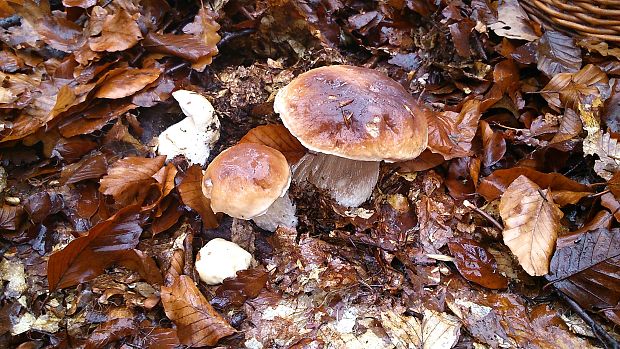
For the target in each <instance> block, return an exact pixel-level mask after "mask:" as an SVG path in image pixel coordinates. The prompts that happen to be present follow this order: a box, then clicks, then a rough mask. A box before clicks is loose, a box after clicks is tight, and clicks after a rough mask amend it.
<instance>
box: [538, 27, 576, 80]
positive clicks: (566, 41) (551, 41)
mask: <svg viewBox="0 0 620 349" xmlns="http://www.w3.org/2000/svg"><path fill="white" fill-rule="evenodd" d="M536 57H537V59H538V63H537V67H538V70H540V71H541V72H543V73H545V75H547V76H548V77H549V78H553V77H554V76H555V75H557V74H559V73H575V72H577V71H579V69H581V50H580V49H579V48H578V47H577V46H576V45H575V39H573V37H572V36H568V35H565V34H563V33H561V32H558V31H554V30H545V32H544V33H543V35H542V36H541V37H540V40H539V41H538V46H537V48H536Z"/></svg>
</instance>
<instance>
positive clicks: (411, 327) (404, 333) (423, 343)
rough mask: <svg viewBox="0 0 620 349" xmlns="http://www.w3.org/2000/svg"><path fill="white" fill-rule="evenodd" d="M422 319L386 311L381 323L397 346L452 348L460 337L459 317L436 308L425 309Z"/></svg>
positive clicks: (433, 348) (424, 348)
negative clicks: (438, 310) (435, 309)
mask: <svg viewBox="0 0 620 349" xmlns="http://www.w3.org/2000/svg"><path fill="white" fill-rule="evenodd" d="M423 316H424V317H423V318H422V320H421V321H420V320H418V319H417V318H416V317H413V316H405V315H399V314H396V313H394V312H393V311H386V312H385V313H382V314H381V325H382V326H383V328H384V329H385V332H387V334H388V335H389V338H390V340H391V342H392V344H394V345H395V347H396V348H411V346H413V347H414V348H420V349H445V348H452V347H453V346H454V345H455V344H456V343H457V342H458V339H459V337H460V328H461V323H460V322H459V320H458V318H456V317H454V316H452V315H448V314H445V313H440V312H437V311H434V310H424V314H423Z"/></svg>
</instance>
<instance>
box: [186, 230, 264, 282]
mask: <svg viewBox="0 0 620 349" xmlns="http://www.w3.org/2000/svg"><path fill="white" fill-rule="evenodd" d="M251 262H252V255H251V254H250V253H248V251H246V250H244V249H243V248H241V247H239V245H237V244H235V243H234V242H230V241H228V240H224V239H220V238H217V239H213V240H211V241H209V242H208V243H207V244H206V245H204V247H203V248H201V249H200V251H198V256H196V264H195V265H196V271H198V275H200V280H202V281H204V282H205V283H206V284H207V285H217V284H221V283H222V281H224V279H226V278H229V277H235V276H237V272H238V271H240V270H245V269H247V268H249V267H250V263H251Z"/></svg>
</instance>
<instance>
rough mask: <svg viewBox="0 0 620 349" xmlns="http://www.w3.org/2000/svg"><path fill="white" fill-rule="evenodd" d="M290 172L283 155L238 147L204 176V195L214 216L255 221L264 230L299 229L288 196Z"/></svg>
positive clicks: (247, 145)
mask: <svg viewBox="0 0 620 349" xmlns="http://www.w3.org/2000/svg"><path fill="white" fill-rule="evenodd" d="M290 184H291V170H290V168H289V165H288V162H287V161H286V158H285V157H284V155H282V153H280V152H279V151H277V150H276V149H273V148H270V147H268V146H266V145H262V144H256V143H239V144H237V145H234V146H232V147H230V148H228V149H226V150H225V151H223V152H222V153H220V154H219V155H218V156H216V157H215V159H213V161H212V162H211V163H210V164H209V166H208V167H207V170H206V171H205V173H204V176H203V181H202V192H203V194H204V195H205V196H206V197H208V198H209V199H211V209H212V210H213V212H223V213H225V214H227V215H229V216H231V217H235V218H239V219H246V220H249V219H251V220H253V221H254V223H256V225H258V226H259V227H261V228H262V229H265V230H269V231H275V230H276V228H277V227H278V226H283V227H290V228H294V227H296V226H297V217H296V216H295V206H294V205H293V202H292V201H291V199H290V197H289V196H288V194H287V191H288V188H289V186H290Z"/></svg>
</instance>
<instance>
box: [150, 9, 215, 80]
mask: <svg viewBox="0 0 620 349" xmlns="http://www.w3.org/2000/svg"><path fill="white" fill-rule="evenodd" d="M219 29H220V25H219V24H218V23H217V22H216V21H215V19H214V14H213V13H211V12H210V11H208V10H207V9H206V8H205V7H201V8H200V10H199V11H198V14H197V15H196V17H194V21H193V22H192V23H189V24H188V25H186V26H185V27H184V28H183V33H184V34H178V35H176V34H158V33H155V32H150V33H149V34H148V35H147V36H146V38H145V39H144V40H143V41H142V45H143V46H144V47H145V48H146V49H147V50H149V51H153V52H159V53H164V54H169V55H173V56H177V57H180V58H183V59H185V60H188V61H190V62H191V63H192V68H194V69H195V70H198V71H203V70H204V68H205V67H206V66H207V65H209V64H211V61H212V60H213V57H214V56H215V55H217V53H218V50H217V43H218V42H219V41H220V36H219V35H218V34H217V31H218V30H219Z"/></svg>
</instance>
